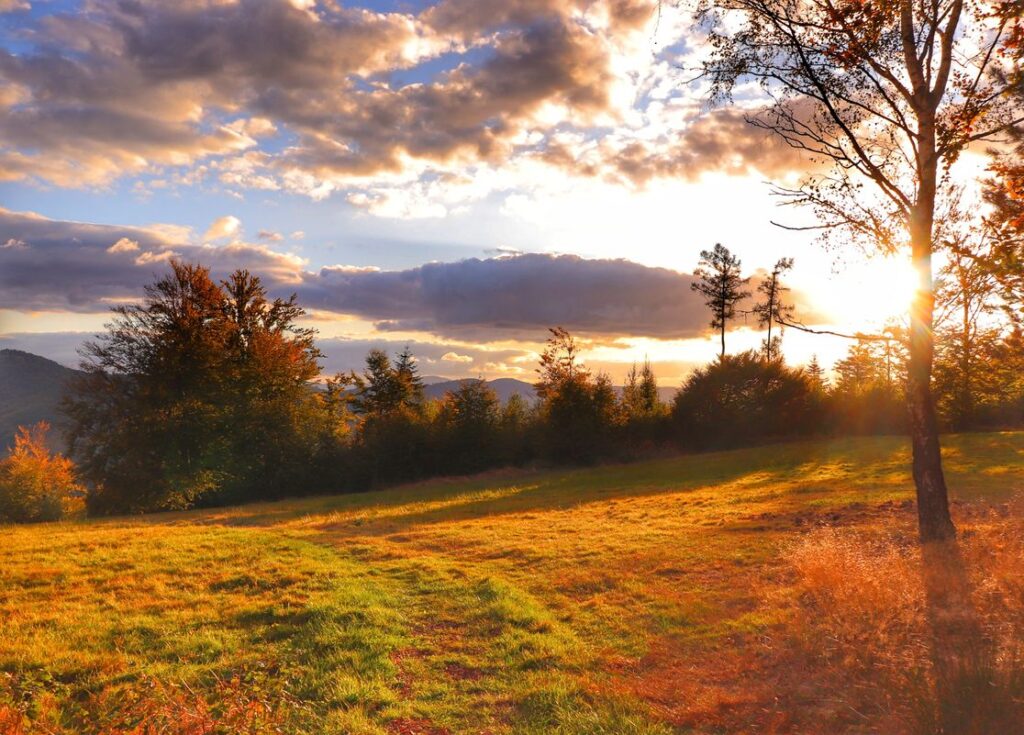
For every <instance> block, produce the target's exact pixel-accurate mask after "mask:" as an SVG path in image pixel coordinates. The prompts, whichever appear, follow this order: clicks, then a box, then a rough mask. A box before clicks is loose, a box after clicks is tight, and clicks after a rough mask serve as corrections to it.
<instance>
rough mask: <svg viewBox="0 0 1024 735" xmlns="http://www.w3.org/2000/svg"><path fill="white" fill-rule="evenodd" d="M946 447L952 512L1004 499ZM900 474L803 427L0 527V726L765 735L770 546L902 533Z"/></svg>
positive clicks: (1018, 445)
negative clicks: (844, 533)
mask: <svg viewBox="0 0 1024 735" xmlns="http://www.w3.org/2000/svg"><path fill="white" fill-rule="evenodd" d="M946 443H947V451H946V456H947V473H948V477H949V481H950V485H951V487H952V489H953V493H954V496H955V497H956V498H957V499H958V500H959V501H960V502H961V503H966V505H963V506H961V507H960V508H958V512H961V513H963V512H967V511H969V509H970V508H971V507H973V506H974V505H976V504H991V503H998V502H1002V501H1004V500H1006V499H1007V498H1008V497H1009V496H1010V495H1011V494H1012V493H1014V492H1015V491H1016V490H1018V489H1019V488H1020V487H1021V485H1022V479H1024V434H1020V433H1003V434H988V435H972V436H960V437H950V438H949V439H948V440H947V442H946ZM907 467H908V456H907V451H906V449H905V447H904V441H903V440H900V439H892V438H877V439H858V440H842V441H835V442H808V443H799V444H788V445H780V446H772V447H765V448H759V449H753V450H743V451H737V452H726V453H718V454H708V455H698V456H689V457H682V458H675V459H668V460H660V461H654V462H646V463H642V464H635V465H623V466H612V467H602V468H595V469H589V470H582V471H572V472H568V471H567V472H558V473H537V474H525V473H508V474H493V475H490V476H487V477H480V478H473V479H469V480H459V481H451V482H431V483H425V484H421V485H416V486H409V487H404V488H399V489H395V490H391V491H387V492H382V493H373V494H365V495H349V496H340V497H330V498H314V499H306V500H299V501H290V502H282V503H274V504H262V505H249V506H243V507H237V508H229V509H222V510H215V511H205V512H193V513H183V514H167V515H158V516H148V517H140V518H137V519H114V520H108V521H100V522H80V523H65V524H53V525H46V526H38V527H23V528H4V529H2V530H0V539H2V542H0V591H2V593H3V594H0V630H2V631H3V636H2V638H0V732H4V731H5V727H6V728H7V729H9V730H10V731H12V732H14V731H17V728H19V727H20V728H23V729H24V731H25V732H52V731H66V732H102V731H104V728H106V732H122V731H128V730H130V728H131V726H133V725H134V724H137V723H139V722H145V723H149V724H150V725H153V727H154V729H153V730H152V731H153V732H161V731H163V730H159V729H156V728H158V727H159V726H160V724H161V723H167V725H168V727H169V730H166V731H171V732H196V733H198V732H207V731H208V730H204V729H203V728H204V727H209V726H210V724H211V723H220V726H221V727H222V730H223V731H224V732H232V731H248V732H273V731H275V730H274V728H279V730H281V731H285V732H317V733H321V732H322V733H347V732H353V733H389V732H390V733H433V734H435V735H437V734H439V733H444V732H451V733H464V732H466V733H468V732H477V733H493V734H495V735H497V734H498V733H511V732H515V733H662V732H690V731H694V732H718V731H751V730H755V731H761V730H769V729H771V728H772V727H775V726H778V724H777V723H779V722H782V721H783V720H784V719H785V718H786V715H784V714H783V713H784V712H786V711H793V710H794V709H798V708H801V707H803V705H804V704H806V702H802V701H801V699H800V697H801V696H807V695H806V694H804V695H801V694H800V693H799V691H796V690H797V689H799V688H798V687H795V688H794V687H789V685H788V684H785V682H786V681H787V672H786V671H784V670H780V667H781V664H779V662H778V660H777V658H776V657H774V655H773V653H772V648H773V647H772V645H771V641H772V640H773V638H774V637H775V636H776V635H777V633H778V631H780V630H783V629H784V628H785V625H786V623H787V620H788V618H789V617H790V616H791V614H792V607H793V605H792V602H793V600H792V598H793V593H792V591H791V589H790V586H789V579H790V570H789V568H788V566H787V564H786V562H785V561H784V559H783V557H782V556H781V552H782V551H784V550H785V549H786V548H788V547H789V546H790V545H791V544H792V543H793V542H794V541H795V540H797V539H798V538H799V537H800V536H801V535H802V534H803V533H804V532H805V530H806V529H808V528H811V527H814V526H816V525H819V524H821V523H829V524H835V525H840V526H846V525H859V526H870V525H875V526H878V525H881V524H887V525H894V526H897V527H899V528H901V529H905V530H906V532H907V533H910V532H911V530H912V522H913V519H912V513H911V512H910V510H909V509H908V507H907V506H908V503H907V502H906V501H907V500H908V499H909V498H910V482H909V477H908V472H907ZM788 677H789V678H792V672H788ZM786 687H788V688H786ZM784 689H785V691H784ZM790 689H792V690H793V691H790ZM5 705H6V709H5ZM21 712H24V713H26V716H24V717H23V716H22V715H21V714H19V713H21ZM814 716H821V713H820V711H819V712H818V713H817V714H816V715H814ZM5 718H6V719H5ZM780 718H781V719H780ZM786 722H788V725H787V726H792V725H793V723H792V722H791V718H790V719H789V720H786ZM773 723H776V724H774V725H773ZM190 728H191V729H190ZM813 729H814V725H813V722H809V723H805V730H804V731H808V730H810V731H813Z"/></svg>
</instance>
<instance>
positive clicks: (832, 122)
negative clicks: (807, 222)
mask: <svg viewBox="0 0 1024 735" xmlns="http://www.w3.org/2000/svg"><path fill="white" fill-rule="evenodd" d="M1019 6H1020V3H1019V2H1003V1H1001V0H989V1H988V2H985V1H984V0H979V1H978V2H971V3H965V2H964V0H934V1H932V2H921V1H920V0H893V1H892V2H860V1H859V0H819V1H817V2H798V1H796V0H699V2H698V9H697V18H698V21H699V22H700V23H702V24H703V26H704V28H706V29H707V32H708V37H709V43H710V46H711V53H710V56H709V58H708V59H707V60H706V62H705V64H704V71H705V73H706V74H707V75H708V77H709V78H710V80H711V82H712V91H711V94H712V98H713V99H716V100H727V99H729V98H730V95H731V92H732V90H733V89H734V88H735V87H736V85H737V84H739V83H741V82H743V81H746V80H751V79H752V80H755V81H757V82H759V83H760V85H761V87H762V89H763V90H764V91H765V93H766V95H767V96H768V97H769V98H770V100H771V104H770V106H769V107H768V108H767V109H765V110H763V111H762V112H760V113H759V114H757V115H754V116H751V118H750V122H751V123H752V124H754V125H757V126H760V127H762V128H764V129H766V130H768V131H770V132H771V133H773V134H775V135H776V136H778V137H780V138H781V139H782V140H783V141H784V142H785V143H787V144H788V145H790V146H792V147H793V148H795V149H797V150H800V151H804V152H805V153H806V154H807V155H808V157H809V158H810V159H812V160H813V161H815V162H817V163H819V164H826V165H825V168H824V169H823V170H822V169H819V170H818V171H816V172H811V173H809V174H808V175H806V176H805V178H804V179H803V181H802V182H801V184H800V185H798V186H797V187H796V188H779V189H778V193H780V194H781V195H783V196H784V197H787V201H788V203H790V204H799V205H808V206H810V207H811V208H812V209H813V210H814V211H815V212H816V214H817V215H818V217H819V220H820V225H818V226H817V227H818V228H820V229H821V231H822V232H823V233H824V235H825V237H826V239H828V238H829V237H830V236H845V237H847V238H848V239H849V240H850V241H859V242H860V243H861V244H864V245H866V246H867V247H870V248H880V249H882V250H883V251H885V252H895V251H897V250H899V249H902V248H904V247H906V248H907V249H909V252H910V257H911V261H912V263H913V265H914V267H915V269H916V271H917V273H918V277H919V287H918V289H917V292H916V294H915V298H914V301H913V306H912V308H911V313H910V367H909V384H908V405H909V409H910V417H911V421H910V424H911V437H912V446H913V476H914V483H915V487H916V490H917V507H918V525H919V530H920V536H921V538H922V540H925V541H927V540H934V539H945V538H951V537H953V536H954V535H955V528H954V526H953V522H952V520H951V519H950V515H949V503H948V497H947V495H948V494H947V490H946V482H945V478H944V476H943V472H942V461H941V455H940V450H939V435H938V424H937V420H936V413H935V403H934V399H933V396H932V386H931V377H932V361H933V353H934V341H933V337H932V327H933V311H934V292H933V286H932V255H933V253H934V251H935V243H934V240H933V230H934V221H935V212H936V206H937V203H938V202H939V201H940V200H941V198H942V196H943V194H944V189H945V188H946V187H947V186H948V185H949V184H948V177H947V176H946V175H945V174H946V173H947V172H948V170H949V167H950V166H951V165H952V163H953V162H954V161H955V160H956V159H957V157H958V156H959V155H960V153H961V152H963V150H964V149H965V148H966V147H967V146H968V145H970V144H972V143H976V142H978V141H984V140H989V139H992V138H993V137H994V136H996V135H998V134H999V133H1000V132H1002V131H1005V130H1007V129H1008V128H1009V127H1011V126H1013V125H1016V124H1019V123H1020V122H1021V120H1022V119H1024V115H1022V105H1021V100H1020V99H1019V98H1016V97H1015V96H1013V95H1010V94H1007V93H1006V92H1007V91H1008V90H1009V89H1010V88H1011V86H1012V84H1013V81H1014V80H1013V79H1012V73H1011V72H1012V70H1008V69H1007V68H1006V66H1007V64H1010V63H1012V62H1013V60H1014V59H1016V60H1017V61H1018V62H1019V54H1015V55H1011V54H1004V53H1001V52H1002V51H1004V50H1006V49H1007V48H1009V43H1010V42H1011V41H1012V40H1013V39H1014V38H1016V37H1018V35H1019V28H1020V16H1019V11H1020V7H1019Z"/></svg>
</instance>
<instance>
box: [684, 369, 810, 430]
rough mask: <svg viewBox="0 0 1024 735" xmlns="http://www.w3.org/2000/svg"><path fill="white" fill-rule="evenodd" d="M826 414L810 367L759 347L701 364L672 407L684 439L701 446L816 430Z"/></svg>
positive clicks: (691, 375) (687, 381)
mask: <svg viewBox="0 0 1024 735" xmlns="http://www.w3.org/2000/svg"><path fill="white" fill-rule="evenodd" d="M822 416H823V406H822V397H821V394H820V391H819V390H816V388H815V385H814V383H813V381H812V380H811V379H810V378H809V377H808V375H807V374H806V373H804V372H803V371H802V370H799V369H794V368H790V367H787V366H786V365H784V364H783V363H782V362H781V361H780V360H771V361H766V360H765V359H764V358H763V357H762V356H761V355H759V354H757V353H755V352H744V353H741V354H739V355H726V356H725V357H723V358H721V359H720V360H718V361H717V362H714V363H712V364H710V365H707V366H705V367H701V368H697V369H696V370H694V371H693V373H691V374H690V376H689V377H688V378H687V379H686V382H685V383H684V384H683V387H682V388H680V390H679V393H678V394H676V399H675V404H674V405H673V407H672V418H673V420H674V422H675V424H676V430H677V432H678V435H679V437H680V439H681V440H682V441H683V443H684V445H686V446H689V447H695V448H698V449H703V448H719V447H733V446H743V445H746V444H751V443H755V442H758V441H765V440H772V439H781V438H788V437H792V436H802V435H807V434H812V433H813V432H815V431H816V430H819V429H820V427H821V425H822Z"/></svg>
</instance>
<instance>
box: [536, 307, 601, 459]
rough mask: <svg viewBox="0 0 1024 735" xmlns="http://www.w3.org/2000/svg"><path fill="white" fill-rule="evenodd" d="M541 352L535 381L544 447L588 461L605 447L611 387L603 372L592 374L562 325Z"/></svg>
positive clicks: (554, 453) (558, 455)
mask: <svg viewBox="0 0 1024 735" xmlns="http://www.w3.org/2000/svg"><path fill="white" fill-rule="evenodd" d="M549 332H550V333H551V336H550V337H549V338H548V341H547V345H546V346H545V348H544V351H543V352H542V353H541V357H540V366H539V367H538V368H537V372H538V373H539V374H540V379H539V380H538V382H537V383H536V384H535V386H534V387H535V388H536V390H537V396H538V398H539V399H540V409H539V411H540V420H541V422H542V423H543V429H542V432H543V434H544V437H543V438H544V442H543V448H544V451H545V452H546V453H547V454H548V455H549V456H550V457H551V458H552V459H555V460H558V461H569V462H592V461H593V460H595V459H597V458H598V457H600V456H601V455H602V454H603V453H604V452H605V451H606V450H607V449H608V443H609V438H610V431H611V428H612V426H613V425H614V424H615V422H616V418H617V417H616V413H617V411H616V409H617V401H616V400H615V390H614V389H613V388H612V385H611V381H610V380H609V378H608V376H607V375H603V374H602V375H598V376H596V377H595V376H593V375H592V374H591V372H590V370H589V369H587V367H586V366H585V365H584V364H583V363H582V362H581V360H580V356H579V353H580V347H579V345H578V344H577V343H576V340H575V339H574V338H573V337H572V335H571V334H569V332H568V331H566V330H565V329H563V328H562V327H556V328H553V329H550V330H549Z"/></svg>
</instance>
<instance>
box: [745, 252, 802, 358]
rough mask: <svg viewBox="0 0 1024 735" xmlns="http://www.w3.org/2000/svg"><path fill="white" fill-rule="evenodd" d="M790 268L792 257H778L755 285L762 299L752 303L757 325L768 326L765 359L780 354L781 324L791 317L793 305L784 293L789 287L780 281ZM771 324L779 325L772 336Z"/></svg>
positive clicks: (764, 345) (779, 355) (791, 266)
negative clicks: (786, 299) (766, 275)
mask: <svg viewBox="0 0 1024 735" xmlns="http://www.w3.org/2000/svg"><path fill="white" fill-rule="evenodd" d="M792 268H793V259H792V258H780V259H779V260H777V261H776V262H775V266H774V267H773V268H772V272H771V273H769V274H768V277H767V278H766V279H764V280H763V281H761V283H759V284H758V286H757V290H758V293H760V294H761V295H762V296H763V297H764V300H763V301H759V302H758V303H756V304H754V309H753V311H754V314H756V315H757V323H758V325H759V326H761V327H768V337H767V338H766V339H765V341H764V343H763V349H764V356H765V359H766V360H769V361H771V360H777V359H779V358H780V357H781V356H782V329H783V324H784V323H785V322H786V321H787V320H789V319H792V317H793V305H792V304H787V303H786V301H785V297H786V293H787V292H788V291H789V290H790V289H789V288H788V287H787V286H786V285H785V284H784V283H783V282H782V276H783V275H784V274H785V273H787V272H788V271H789V270H790V269H792ZM773 324H778V325H779V334H778V335H777V336H775V337H772V325H773Z"/></svg>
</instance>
